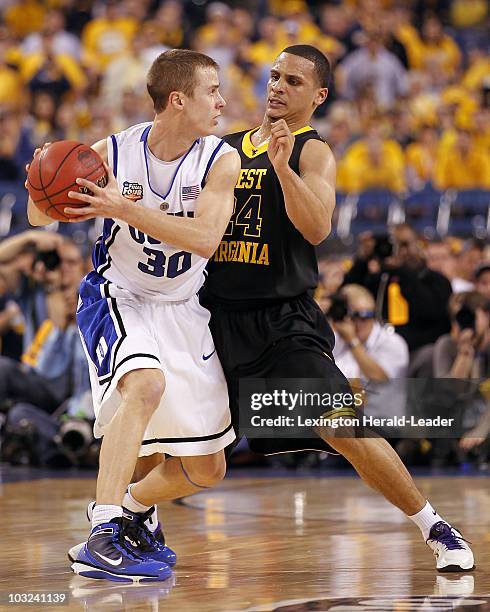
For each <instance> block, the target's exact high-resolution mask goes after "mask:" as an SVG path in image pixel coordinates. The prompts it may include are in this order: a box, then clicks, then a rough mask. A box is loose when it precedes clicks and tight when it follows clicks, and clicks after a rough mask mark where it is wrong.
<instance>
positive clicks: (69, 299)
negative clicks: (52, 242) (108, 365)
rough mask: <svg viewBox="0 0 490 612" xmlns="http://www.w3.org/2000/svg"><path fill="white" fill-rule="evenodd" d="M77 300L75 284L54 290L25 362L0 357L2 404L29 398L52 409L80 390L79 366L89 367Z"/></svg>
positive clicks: (49, 296) (38, 404) (30, 402)
mask: <svg viewBox="0 0 490 612" xmlns="http://www.w3.org/2000/svg"><path fill="white" fill-rule="evenodd" d="M76 300H77V293H76V289H75V288H74V287H70V286H68V287H66V288H63V289H57V290H55V291H52V292H51V293H50V294H49V295H48V296H47V310H48V315H49V316H48V318H47V319H46V320H45V321H43V323H42V324H41V326H40V328H39V330H38V332H37V334H36V335H35V337H34V339H33V342H32V343H31V345H30V346H29V347H28V348H27V350H26V351H25V352H24V354H23V356H22V363H19V362H17V361H15V360H13V359H9V358H8V357H0V405H2V404H3V405H6V404H7V402H8V403H9V404H15V403H16V402H28V403H29V404H32V405H33V406H35V407H37V408H41V409H42V410H44V411H45V412H48V413H52V412H54V411H55V410H56V409H57V408H58V407H59V406H60V404H61V403H62V402H64V401H65V400H66V399H68V398H69V397H70V396H71V395H72V394H73V393H74V392H75V391H76V392H77V393H78V392H79V391H80V390H75V389H74V386H75V385H74V381H78V380H79V379H80V376H79V373H80V372H79V370H80V368H81V367H82V369H84V370H85V369H86V364H85V362H84V361H83V359H81V358H80V357H79V355H80V354H81V346H80V338H79V335H78V331H77V327H76V325H75V312H76ZM86 378H87V381H88V376H87V377H86ZM85 386H86V387H87V388H88V383H87V384H86V385H85Z"/></svg>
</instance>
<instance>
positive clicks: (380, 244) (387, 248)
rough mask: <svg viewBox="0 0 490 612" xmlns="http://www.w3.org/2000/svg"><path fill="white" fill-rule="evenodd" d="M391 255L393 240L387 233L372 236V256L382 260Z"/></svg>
mask: <svg viewBox="0 0 490 612" xmlns="http://www.w3.org/2000/svg"><path fill="white" fill-rule="evenodd" d="M392 255H393V242H392V240H391V237H390V236H389V235H388V234H378V235H377V236H375V237H374V248H373V254H372V257H373V258H375V259H377V260H379V261H380V262H383V261H384V260H385V259H387V258H388V257H391V256H392Z"/></svg>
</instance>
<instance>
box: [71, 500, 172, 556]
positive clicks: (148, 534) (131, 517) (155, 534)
mask: <svg viewBox="0 0 490 612" xmlns="http://www.w3.org/2000/svg"><path fill="white" fill-rule="evenodd" d="M94 507H95V502H90V503H89V505H88V506H87V518H88V520H89V521H91V520H92V514H93V510H94ZM123 512H124V514H123V516H124V519H125V521H126V523H127V525H126V528H125V531H124V538H125V543H126V546H127V547H128V548H129V549H130V550H131V552H133V553H134V554H136V555H138V556H140V557H142V558H143V559H151V560H153V561H161V562H163V563H166V564H167V565H170V566H171V567H173V566H174V565H175V564H176V563H177V555H176V554H175V552H174V551H173V550H172V549H171V548H169V547H168V546H166V545H165V536H164V535H163V531H162V529H161V525H160V523H158V525H157V528H156V529H155V531H150V530H149V529H148V527H147V526H146V524H145V522H146V521H149V522H151V517H152V515H153V512H154V507H153V506H152V507H151V508H150V509H149V510H147V511H146V512H140V513H138V512H130V511H129V510H127V509H126V508H123ZM84 544H85V542H82V543H81V544H77V545H76V546H73V547H72V548H70V550H69V551H68V558H69V559H70V561H72V562H73V561H75V560H76V558H77V556H78V554H79V552H80V551H81V550H82V548H83V546H84Z"/></svg>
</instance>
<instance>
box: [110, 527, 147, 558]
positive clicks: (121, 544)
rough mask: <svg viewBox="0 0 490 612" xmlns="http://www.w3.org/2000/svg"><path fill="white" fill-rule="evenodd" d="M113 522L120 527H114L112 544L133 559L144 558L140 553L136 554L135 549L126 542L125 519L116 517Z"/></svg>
mask: <svg viewBox="0 0 490 612" xmlns="http://www.w3.org/2000/svg"><path fill="white" fill-rule="evenodd" d="M111 522H112V523H115V524H116V525H117V526H118V528H117V529H114V531H113V534H112V544H113V545H114V546H115V547H116V548H117V550H118V551H119V552H120V553H122V554H123V555H124V556H125V557H127V558H128V559H130V560H131V561H141V560H142V559H143V558H142V557H140V555H138V554H136V553H135V552H134V551H133V550H131V548H129V546H128V544H126V542H125V540H124V530H125V524H124V521H123V520H122V519H120V518H115V519H114V520H112V521H111Z"/></svg>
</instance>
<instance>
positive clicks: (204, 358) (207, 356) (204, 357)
mask: <svg viewBox="0 0 490 612" xmlns="http://www.w3.org/2000/svg"><path fill="white" fill-rule="evenodd" d="M215 353H216V349H214V351H213V352H212V353H209V355H203V356H202V358H203V361H207V360H208V359H209V358H210V357H212V356H213V355H214V354H215Z"/></svg>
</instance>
